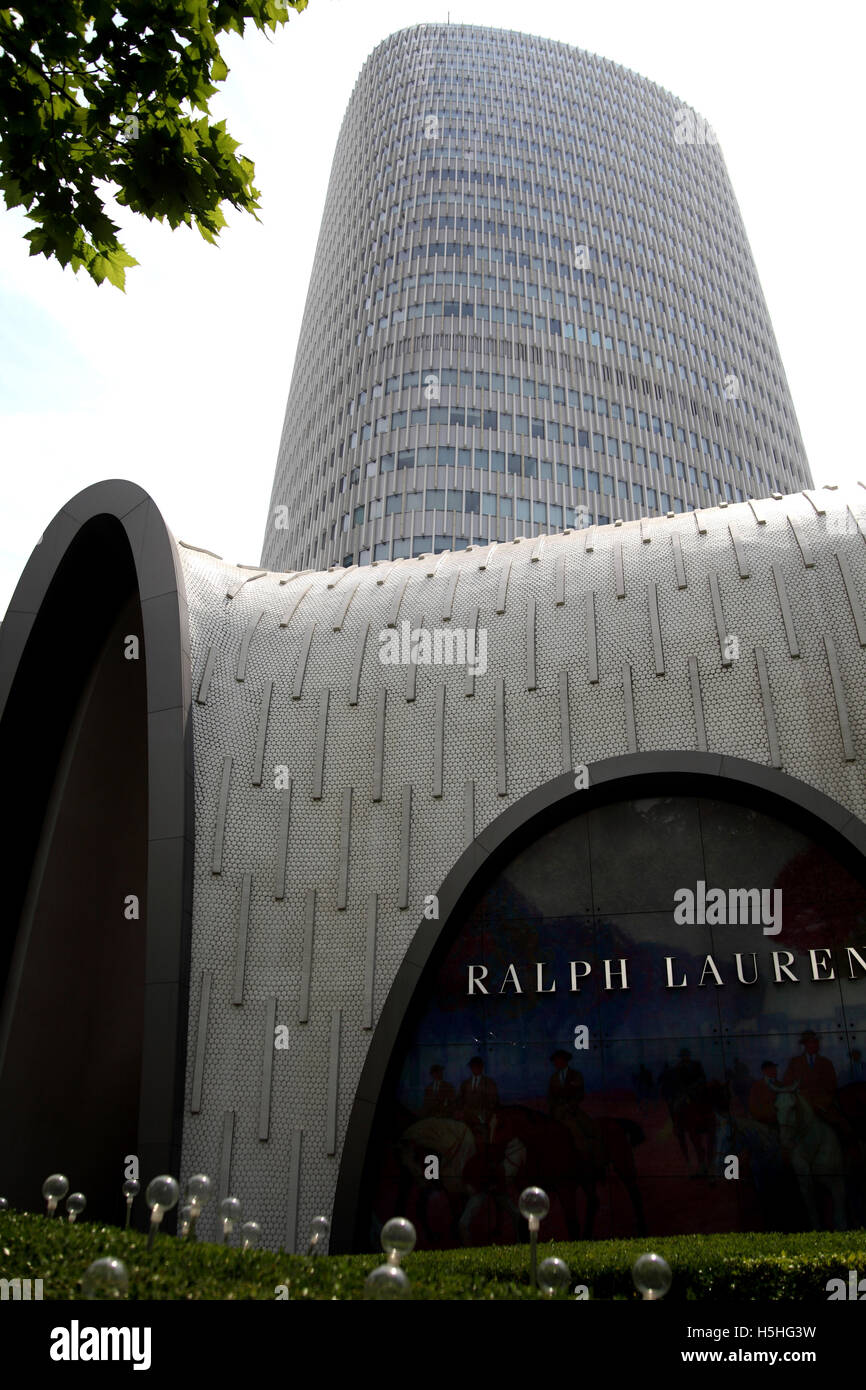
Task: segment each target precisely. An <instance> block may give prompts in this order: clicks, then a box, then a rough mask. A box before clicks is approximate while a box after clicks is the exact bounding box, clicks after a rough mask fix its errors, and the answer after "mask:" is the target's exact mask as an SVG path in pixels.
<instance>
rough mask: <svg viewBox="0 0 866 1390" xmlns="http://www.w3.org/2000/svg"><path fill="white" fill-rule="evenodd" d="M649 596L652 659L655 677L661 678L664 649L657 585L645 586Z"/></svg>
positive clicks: (663, 669) (663, 667) (663, 671)
mask: <svg viewBox="0 0 866 1390" xmlns="http://www.w3.org/2000/svg"><path fill="white" fill-rule="evenodd" d="M647 589H648V594H649V616H650V628H651V629H652V638H653V658H654V660H655V665H656V675H657V676H663V675H664V673H665V649H664V645H663V643H662V625H661V619H660V618H659V590H658V585H657V584H649V585H648V586H647Z"/></svg>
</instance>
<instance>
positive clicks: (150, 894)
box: [0, 479, 195, 1175]
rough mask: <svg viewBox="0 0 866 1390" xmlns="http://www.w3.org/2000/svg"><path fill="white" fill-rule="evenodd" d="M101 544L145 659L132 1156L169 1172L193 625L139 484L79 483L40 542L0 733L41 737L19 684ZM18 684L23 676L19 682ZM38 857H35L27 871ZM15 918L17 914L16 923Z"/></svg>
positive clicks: (169, 552) (2, 656) (12, 646)
mask: <svg viewBox="0 0 866 1390" xmlns="http://www.w3.org/2000/svg"><path fill="white" fill-rule="evenodd" d="M101 540H105V541H108V540H110V545H109V546H107V550H108V552H109V553H110V554H117V553H118V552H121V553H122V554H123V556H124V559H125V560H126V559H128V560H131V563H132V567H133V570H134V584H135V589H134V592H137V597H138V600H139V603H140V608H141V618H142V635H143V656H144V662H145V685H146V710H147V714H146V718H147V730H146V733H147V777H148V787H147V875H146V894H147V896H146V918H145V925H146V948H145V980H144V1030H143V1041H142V1053H141V1073H140V1100H139V1116H138V1147H137V1156H138V1159H139V1164H140V1170H141V1172H142V1174H143V1175H145V1174H151V1175H152V1174H154V1173H174V1172H178V1171H179V1166H180V1156H181V1144H182V1128H183V1102H184V1088H185V1076H186V1040H187V1027H188V995H189V960H190V943H191V936H192V909H193V871H194V840H195V810H194V775H193V768H194V764H193V729H192V720H191V714H190V711H191V690H192V677H191V656H190V628H189V611H188V607H187V600H186V591H185V585H184V579H183V570H182V567H181V562H180V557H179V555H178V551H177V545H176V543H175V540H174V538H173V536H172V535H171V533H170V531H169V530H168V528H167V526H166V524H165V521H164V520H163V517H162V515H161V513H160V511H159V509H158V508H157V507H156V505H155V503H154V502H153V500H152V499H151V498H150V496H149V495H148V494H147V493H146V492H145V491H144V490H143V489H142V488H141V487H139V486H138V485H137V484H136V483H133V482H130V481H127V480H125V479H110V480H106V481H103V482H98V483H95V484H93V485H92V486H90V487H87V488H84V489H83V490H82V491H81V492H79V493H78V494H77V495H76V496H74V497H73V498H71V499H70V501H68V502H67V503H66V504H65V505H64V506H63V507H62V508H61V509H60V511H59V512H58V513H57V514H56V515H55V517H54V518H53V520H52V521H51V522H50V524H49V525H48V526H47V527H46V529H45V531H44V533H43V535H42V536H41V537H40V539H39V540H38V541H37V544H36V546H35V548H34V550H33V552H32V554H31V556H30V559H29V560H28V562H27V564H26V566H25V568H24V570H23V572H22V575H21V578H20V580H19V582H18V584H17V586H16V589H15V592H14V594H13V596H12V600H11V602H10V604H9V608H8V610H7V613H6V616H5V619H4V621H3V624H2V627H0V730H2V729H3V723H4V718H5V719H6V720H7V727H6V730H5V733H6V735H7V737H12V736H14V737H19V736H21V737H26V738H29V739H30V740H37V739H38V738H39V735H40V728H39V726H38V724H37V722H36V716H35V715H34V716H33V722H32V724H31V725H30V727H28V726H27V718H26V717H25V718H24V719H22V717H21V713H20V703H21V696H22V687H26V683H27V681H28V680H32V679H33V678H34V674H35V675H37V676H38V675H41V676H43V677H44V676H45V675H46V672H48V671H49V666H48V662H49V660H50V653H45V652H42V651H41V650H39V645H40V626H39V619H40V615H45V614H46V612H53V611H55V610H56V608H57V607H58V603H59V595H58V586H57V584H56V581H57V579H58V575H59V573H60V572H61V570H62V567H63V566H64V562H69V557H71V556H74V557H75V564H76V565H77V566H78V569H79V571H80V570H81V569H82V562H83V560H84V559H86V560H87V561H88V562H90V561H92V575H93V583H94V585H99V584H105V583H110V581H111V569H110V564H108V573H107V574H106V573H105V568H106V564H107V563H108V562H107V561H106V559H105V557H104V556H103V558H102V563H100V554H99V545H100V541H101ZM124 546H125V547H128V555H127V552H126V550H124ZM88 579H89V573H88ZM88 599H89V594H88V593H87V592H85V593H83V594H66V595H65V600H66V605H67V611H68V612H69V613H70V615H71V621H72V622H73V623H75V621H76V617H75V607H76V605H78V606H79V608H80V606H81V605H82V604H84V605H86V604H87V603H88ZM110 605H111V599H110V598H109V599H108V600H107V601H106V602H105V604H104V605H103V608H102V610H101V611H103V612H105V611H110ZM94 606H96V605H94ZM86 622H87V618H86V615H85V617H83V618H81V619H80V620H79V631H84V632H85V633H86V635H87V637H88V638H89V639H92V637H93V633H94V632H95V631H96V629H95V628H92V629H91V630H90V631H88V629H87V627H86ZM43 627H44V624H43ZM43 635H44V634H43ZM31 639H33V640H31ZM16 683H20V684H18V685H17V687H16ZM74 692H75V687H74V685H70V687H69V688H68V689H67V690H65V691H63V692H62V694H61V696H60V697H59V698H58V703H59V704H61V707H62V698H63V697H65V698H66V699H67V713H68V700H69V698H70V695H74ZM25 693H26V690H25ZM43 703H44V701H43ZM10 706H12V707H13V713H12V714H11V715H10ZM10 721H11V723H13V724H14V727H13V728H11V731H10ZM19 725H23V727H20V728H19V727H18V726H19ZM63 737H64V738H65V737H66V733H65V732H64V734H63ZM4 746H6V744H5V743H4ZM30 746H31V747H33V746H34V745H33V743H31V745H30ZM36 809H37V811H38V804H37V808H36ZM35 863H36V861H35V859H34V861H33V866H32V868H31V870H30V871H32V872H35ZM18 926H19V923H18V919H17V917H16V921H15V930H16V931H18ZM19 938H20V933H19ZM27 945H28V943H27V942H26V941H22V940H20V939H19V940H18V942H17V945H16V947H15V949H14V952H13V954H12V958H11V963H10V968H9V971H8V976H7V980H6V984H5V989H4V990H3V991H2V1006H0V1065H2V1058H3V1053H4V1051H5V1039H6V1034H7V1029H8V1027H9V1025H10V1024H11V1019H12V1016H13V1013H14V1007H15V999H16V996H17V989H18V983H19V981H20V972H21V968H22V964H23V960H24V957H25V954H26V950H27Z"/></svg>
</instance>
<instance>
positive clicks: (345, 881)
mask: <svg viewBox="0 0 866 1390" xmlns="http://www.w3.org/2000/svg"><path fill="white" fill-rule="evenodd" d="M351 841H352V788H351V787H344V788H343V810H342V814H341V816H340V880H339V883H338V884H337V911H338V912H343V911H345V907H346V903H347V901H348V897H349V848H350V845H351Z"/></svg>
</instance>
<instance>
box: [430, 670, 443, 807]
mask: <svg viewBox="0 0 866 1390" xmlns="http://www.w3.org/2000/svg"><path fill="white" fill-rule="evenodd" d="M444 753H445V686H444V685H438V686H437V687H436V709H435V712H434V716H433V795H434V796H436V797H439V796H441V795H442V763H443V759H444Z"/></svg>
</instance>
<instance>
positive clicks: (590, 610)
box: [586, 590, 598, 685]
mask: <svg viewBox="0 0 866 1390" xmlns="http://www.w3.org/2000/svg"><path fill="white" fill-rule="evenodd" d="M586 666H587V673H588V677H589V683H590V685H596V684H597V683H598V638H597V635H596V627H595V594H594V593H593V592H592V590H590V592H589V593H588V594H587V596H586Z"/></svg>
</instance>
